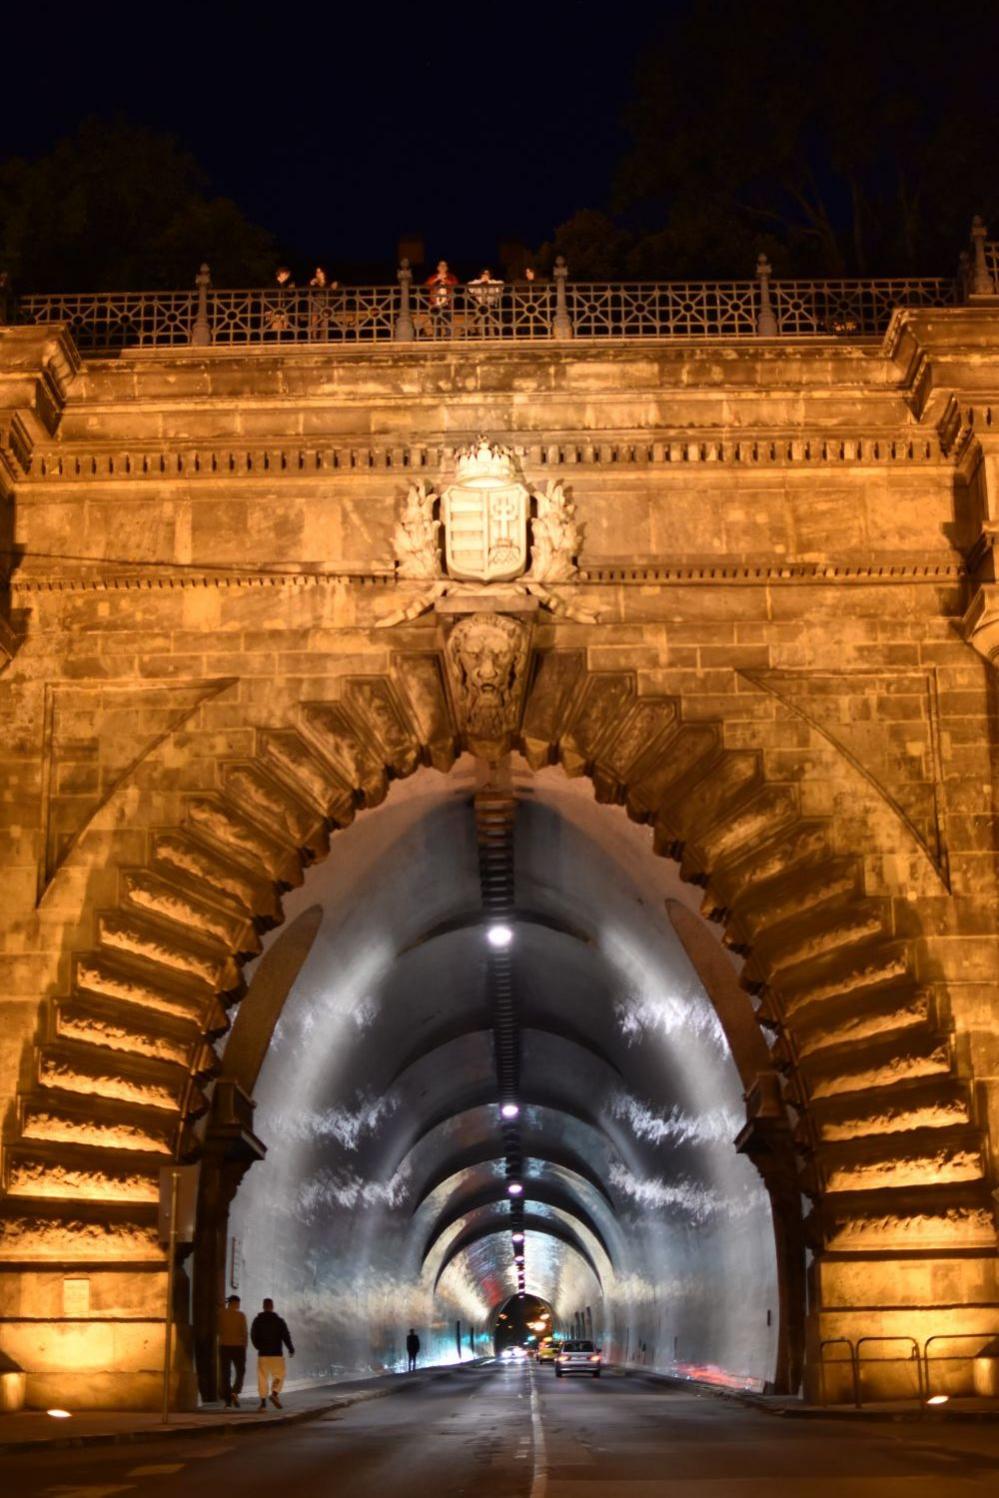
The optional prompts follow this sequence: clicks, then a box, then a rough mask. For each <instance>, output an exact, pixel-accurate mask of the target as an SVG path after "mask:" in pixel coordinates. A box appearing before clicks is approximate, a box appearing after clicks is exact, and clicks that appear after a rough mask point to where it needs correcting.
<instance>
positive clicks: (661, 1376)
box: [607, 1365, 999, 1421]
mask: <svg viewBox="0 0 999 1498" xmlns="http://www.w3.org/2000/svg"><path fill="white" fill-rule="evenodd" d="M607 1371H608V1372H611V1371H614V1372H617V1373H619V1374H620V1376H621V1377H623V1378H644V1379H648V1380H649V1382H651V1383H658V1384H668V1385H669V1386H670V1387H671V1388H673V1389H678V1390H680V1389H685V1390H686V1391H687V1392H688V1393H691V1394H712V1395H714V1397H715V1398H716V1399H732V1400H734V1401H735V1402H736V1404H743V1405H746V1406H747V1407H748V1408H749V1409H752V1410H763V1411H764V1413H765V1414H768V1415H779V1416H782V1417H783V1418H785V1419H792V1420H921V1421H952V1420H957V1421H962V1420H971V1421H976V1420H977V1421H996V1420H999V1399H977V1398H974V1397H973V1396H971V1395H955V1396H954V1397H953V1398H952V1399H949V1400H948V1401H947V1403H946V1404H936V1405H926V1404H923V1403H922V1402H921V1401H920V1400H918V1399H899V1400H891V1401H889V1400H884V1401H879V1400H871V1401H869V1402H865V1403H864V1405H863V1406H862V1408H861V1409H859V1410H858V1409H857V1408H856V1406H855V1405H852V1404H828V1405H827V1404H806V1403H805V1401H804V1400H803V1399H795V1398H794V1397H793V1396H791V1395H788V1394H753V1393H752V1392H750V1391H748V1390H744V1389H727V1388H724V1387H723V1386H722V1385H721V1384H709V1383H705V1382H702V1381H700V1380H698V1379H692V1378H678V1377H677V1376H676V1375H675V1374H670V1373H657V1372H656V1371H655V1370H654V1369H651V1368H640V1367H637V1366H634V1365H632V1366H625V1367H622V1368H618V1369H615V1370H611V1369H610V1368H608V1370H607Z"/></svg>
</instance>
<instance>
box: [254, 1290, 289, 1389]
mask: <svg viewBox="0 0 999 1498" xmlns="http://www.w3.org/2000/svg"><path fill="white" fill-rule="evenodd" d="M250 1341H251V1342H252V1343H253V1345H254V1347H255V1348H256V1349H257V1392H258V1393H259V1395H260V1406H259V1408H260V1409H262V1410H265V1409H266V1408H267V1399H268V1396H269V1397H270V1401H271V1404H273V1405H274V1406H275V1408H276V1409H280V1408H281V1399H280V1397H279V1396H280V1394H281V1385H282V1384H283V1383H284V1374H285V1363H284V1349H285V1348H286V1347H287V1349H288V1356H289V1357H292V1358H293V1357H294V1356H295V1349H294V1347H293V1346H292V1343H291V1333H290V1332H289V1331H288V1327H287V1325H286V1324H285V1321H284V1319H283V1317H281V1316H279V1315H278V1314H277V1313H276V1311H275V1310H274V1302H273V1301H272V1300H265V1301H264V1308H263V1310H262V1311H258V1313H257V1315H256V1316H254V1318H253V1325H252V1326H251V1327H250Z"/></svg>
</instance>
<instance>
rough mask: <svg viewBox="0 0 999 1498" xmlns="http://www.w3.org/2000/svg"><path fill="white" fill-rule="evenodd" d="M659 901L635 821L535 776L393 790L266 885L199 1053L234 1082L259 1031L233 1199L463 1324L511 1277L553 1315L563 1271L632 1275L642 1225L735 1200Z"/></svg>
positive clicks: (569, 1277)
mask: <svg viewBox="0 0 999 1498" xmlns="http://www.w3.org/2000/svg"><path fill="white" fill-rule="evenodd" d="M677 899H682V900H685V901H686V902H687V903H688V904H689V903H691V901H690V894H689V892H687V891H686V890H685V888H684V886H682V885H681V884H680V883H679V880H678V879H677V876H676V873H675V870H674V868H673V867H672V865H670V864H668V863H667V862H666V861H665V860H662V859H656V858H654V857H653V855H652V851H651V846H650V833H649V831H648V829H645V828H640V827H637V826H635V825H633V824H632V823H630V822H629V821H628V820H627V818H626V817H625V815H624V813H623V812H621V811H620V810H619V809H617V808H607V807H602V806H599V805H597V804H596V802H595V801H594V800H593V798H592V791H591V789H590V787H589V786H588V784H585V783H582V782H576V781H571V780H569V779H567V778H566V777H565V776H564V775H563V774H562V772H561V771H556V770H552V771H543V772H541V773H534V772H531V771H530V770H529V769H528V768H527V766H526V765H525V764H523V763H522V762H517V761H515V764H514V771H513V774H512V777H511V778H510V780H509V783H508V784H506V785H504V786H501V787H491V788H489V787H486V788H484V787H483V779H482V772H481V770H480V769H479V768H477V766H476V764H475V762H474V761H472V760H470V759H467V758H466V759H465V760H463V761H461V762H459V765H458V767H457V769H456V770H455V771H453V772H452V773H451V774H449V775H448V776H442V775H440V774H438V773H436V772H434V771H430V770H427V771H421V772H419V773H418V774H417V775H415V776H414V777H413V778H412V779H411V780H409V781H407V782H405V783H404V784H402V785H399V786H397V787H395V788H394V790H393V793H392V795H391V796H390V797H389V798H388V800H387V802H386V803H385V804H384V805H383V806H382V807H380V808H378V809H377V810H375V811H371V812H367V813H365V814H363V815H361V816H359V817H358V819H357V820H356V822H355V823H354V824H353V825H352V826H351V827H350V828H348V829H347V830H345V831H343V832H341V833H340V834H338V836H337V838H336V840H335V842H334V844H333V851H332V853H331V855H330V857H329V858H328V859H327V860H326V861H325V862H324V863H323V864H321V865H320V866H319V867H318V868H316V869H315V870H314V871H312V872H311V873H310V874H309V876H308V878H307V880H306V882H305V885H304V887H303V888H302V889H301V890H298V891H295V892H294V893H293V894H292V895H290V896H289V897H288V898H287V899H286V902H285V910H286V916H287V918H288V919H287V921H286V924H285V926H284V927H283V928H282V929H281V930H280V931H278V932H275V933H274V934H273V936H272V937H271V938H270V940H269V942H268V944H267V948H266V950H265V954H264V957H263V958H262V959H261V960H260V962H259V963H258V965H257V970H256V973H255V974H253V975H252V976H251V985H250V991H249V995H248V998H247V999H246V1000H245V1001H244V1004H243V1005H242V1007H241V1010H240V1013H239V1017H238V1019H237V1022H236V1026H235V1029H234V1032H233V1035H232V1037H231V1038H230V1041H229V1046H228V1049H227V1053H226V1058H225V1059H224V1065H225V1067H226V1070H227V1071H229V1072H231V1073H232V1074H235V1075H237V1077H239V1076H240V1074H241V1068H245V1067H246V1066H247V1064H248V1063H247V1060H246V1058H247V1057H248V1056H252V1055H253V1054H254V1053H255V1051H256V1052H258V1053H259V1054H264V1052H263V1048H262V1039H261V1037H262V1036H263V1034H264V1032H267V1033H270V1030H271V1025H272V1024H273V1033H272V1035H271V1038H270V1044H269V1047H268V1048H267V1049H266V1053H265V1059H264V1060H263V1065H262V1068H261V1070H260V1075H259V1079H257V1078H256V1076H255V1074H254V1075H252V1076H244V1077H243V1080H244V1085H247V1086H248V1087H250V1088H251V1089H253V1084H254V1082H255V1083H256V1085H255V1094H256V1098H257V1103H258V1111H257V1126H258V1131H259V1133H260V1134H261V1137H262V1138H263V1139H264V1140H265V1142H266V1143H267V1145H268V1149H269V1151H270V1155H269V1160H268V1163H267V1164H266V1165H265V1166H263V1167H258V1168H257V1171H256V1172H255V1173H252V1174H251V1176H250V1177H249V1178H248V1180H247V1183H246V1184H245V1185H244V1188H243V1193H242V1195H243V1204H244V1215H246V1213H251V1214H252V1212H253V1203H254V1201H256V1200H257V1199H258V1198H259V1199H262V1196H263V1193H265V1192H269V1193H271V1196H273V1193H274V1192H275V1190H277V1191H278V1194H279V1196H280V1197H281V1200H282V1202H283V1204H284V1206H283V1210H284V1212H285V1214H286V1217H285V1223H284V1227H283V1228H281V1229H280V1233H281V1234H283V1235H284V1238H283V1241H286V1242H287V1243H289V1244H290V1243H291V1242H292V1241H293V1239H294V1241H295V1242H298V1243H299V1247H298V1248H296V1249H294V1250H293V1251H294V1252H308V1253H309V1254H312V1255H313V1257H314V1258H315V1261H316V1267H315V1274H316V1276H317V1277H321V1276H322V1274H323V1273H324V1272H325V1271H324V1269H323V1267H322V1262H321V1261H322V1258H323V1252H322V1250H321V1248H319V1247H315V1246H314V1247H311V1248H309V1249H308V1250H304V1249H302V1248H301V1243H304V1242H306V1241H308V1242H310V1243H311V1242H312V1239H313V1238H314V1239H315V1240H316V1243H318V1242H319V1241H320V1240H322V1241H324V1242H326V1243H327V1244H329V1243H331V1242H332V1241H333V1239H334V1238H335V1239H336V1241H337V1243H339V1245H340V1249H339V1250H338V1251H341V1252H345V1251H347V1250H346V1247H345V1245H346V1244H347V1242H348V1240H349V1254H350V1256H351V1262H352V1264H354V1265H355V1266H356V1265H358V1264H363V1265H368V1266H370V1274H371V1276H372V1278H373V1280H377V1279H378V1278H379V1276H381V1280H382V1281H384V1282H386V1283H387V1282H388V1281H387V1279H386V1276H390V1275H394V1276H396V1277H402V1278H407V1277H408V1278H409V1279H410V1280H419V1281H421V1282H425V1283H429V1284H431V1285H432V1286H433V1288H434V1290H435V1291H437V1290H440V1291H441V1292H442V1293H446V1294H447V1295H448V1296H449V1297H450V1300H451V1303H452V1304H453V1305H465V1306H466V1307H467V1308H468V1314H469V1316H470V1317H471V1316H472V1314H473V1309H472V1308H473V1307H474V1308H476V1310H477V1314H479V1315H480V1316H481V1315H483V1314H485V1313H486V1312H490V1313H492V1312H494V1311H495V1307H496V1306H497V1305H498V1304H499V1303H500V1302H501V1301H502V1300H503V1299H504V1298H505V1297H506V1296H508V1295H510V1294H513V1293H515V1292H516V1291H517V1289H518V1287H520V1288H526V1289H527V1290H528V1291H530V1292H531V1293H534V1294H537V1295H540V1296H542V1297H543V1298H545V1299H546V1300H547V1301H550V1302H551V1303H552V1304H553V1306H555V1307H556V1309H558V1308H559V1307H560V1305H561V1304H562V1303H564V1302H565V1301H566V1295H567V1290H566V1286H567V1285H569V1284H571V1285H572V1286H573V1293H574V1294H576V1295H577V1298H578V1295H579V1294H585V1295H586V1296H588V1297H593V1296H597V1295H599V1294H600V1293H602V1292H606V1291H607V1289H608V1286H609V1285H610V1284H611V1283H612V1282H613V1283H617V1284H623V1283H629V1284H631V1285H632V1286H634V1285H636V1284H639V1285H640V1282H641V1281H642V1278H643V1275H645V1277H646V1279H647V1278H648V1260H647V1255H646V1256H645V1257H644V1258H643V1252H644V1250H643V1242H644V1241H645V1240H646V1239H647V1238H648V1237H649V1235H650V1234H655V1233H656V1232H657V1231H659V1230H660V1228H661V1224H662V1222H664V1221H665V1222H666V1223H668V1224H670V1225H671V1230H672V1231H674V1232H676V1233H678V1234H680V1235H681V1236H682V1235H683V1234H685V1233H686V1234H689V1233H690V1232H691V1231H695V1230H696V1229H697V1228H698V1227H699V1226H701V1225H703V1224H705V1223H706V1222H710V1221H711V1220H712V1218H714V1217H717V1216H718V1215H719V1214H727V1215H728V1216H731V1215H732V1213H733V1212H734V1213H735V1215H736V1216H737V1215H738V1213H739V1211H740V1210H742V1208H741V1207H740V1205H739V1204H740V1203H744V1204H755V1205H756V1206H757V1207H758V1205H759V1195H760V1187H759V1183H758V1181H757V1180H756V1178H755V1176H754V1174H753V1171H752V1167H750V1166H749V1165H748V1162H747V1161H745V1160H744V1159H742V1158H740V1157H739V1156H737V1155H736V1153H735V1151H734V1150H733V1148H732V1141H733V1138H734V1136H735V1134H736V1133H737V1131H738V1130H739V1128H740V1126H741V1124H742V1123H743V1121H744V1117H745V1115H744V1110H743V1108H742V1104H741V1089H740V1085H739V1079H738V1074H737V1071H736V1068H735V1066H734V1064H733V1061H732V1057H731V1055H730V1053H729V1049H728V1046H727V1044H726V1040H725V1035H724V1033H723V1031H722V1029H721V1026H720V1024H719V1020H718V1016H717V1014H716V1012H715V1010H714V1008H713V1006H712V1004H711V1002H710V1000H709V998H708V997H707V995H706V994H705V992H704V990H703V988H702V986H701V984H700V981H699V980H698V978H697V975H696V973H695V972H694V970H693V968H692V966H691V963H690V961H689V959H688V957H687V955H686V952H685V950H684V948H683V946H682V945H681V943H680V941H679V940H678V938H677V936H676V934H675V932H674V930H673V927H672V926H671V924H670V922H669V920H668V919H667V916H666V913H665V904H666V901H667V900H677ZM320 912H321V915H320ZM296 922H298V923H302V922H304V923H305V926H306V927H307V937H306V939H304V940H303V939H301V935H299V936H298V937H296V935H295V933H296V929H298V930H299V931H301V929H302V927H301V925H299V926H298V927H297V926H296ZM497 923H502V924H504V925H508V926H509V928H510V930H511V931H512V933H513V940H512V942H511V944H510V946H509V947H508V948H507V949H502V948H500V949H497V948H494V947H493V946H491V945H490V942H489V940H488V932H489V929H490V927H491V926H493V925H496V924H497ZM283 941H287V942H289V943H290V947H289V950H290V951H291V952H292V956H291V957H290V958H288V959H286V960H285V962H284V971H283V975H281V974H279V975H278V976H275V974H276V973H277V969H278V968H279V967H280V966H281V962H280V958H281V943H282V942H283ZM292 949H293V950H292ZM282 999H283V1002H282ZM745 1003H746V1005H747V1008H748V1006H749V999H748V997H747V998H746V999H745ZM251 1070H252V1068H251ZM504 1102H507V1103H514V1102H515V1103H516V1104H517V1105H518V1107H519V1113H518V1115H517V1116H516V1117H515V1118H511V1119H504V1118H503V1117H502V1116H501V1111H500V1109H501V1105H502V1104H503V1103H504ZM511 1184H513V1185H514V1186H515V1187H516V1186H520V1187H522V1191H521V1192H520V1194H519V1195H516V1196H513V1195H511V1194H510V1191H509V1188H510V1186H511ZM247 1202H249V1206H247ZM745 1209H746V1210H749V1207H748V1205H747V1206H746V1208H745ZM336 1214H339V1218H338V1225H337V1226H336V1228H335V1231H334V1229H333V1227H332V1226H331V1223H332V1218H333V1216H335V1215H336ZM344 1214H347V1216H348V1217H349V1226H347V1227H345V1226H344V1224H343V1222H342V1220H341V1219H342V1218H343V1216H344ZM295 1225H297V1228H296V1227H295ZM274 1231H275V1232H278V1231H279V1230H277V1229H275V1230H274ZM296 1231H297V1232H298V1233H299V1235H300V1236H299V1239H295V1236H294V1235H295V1232H296ZM310 1233H311V1234H312V1237H311V1238H310ZM345 1234H346V1236H344V1235H345ZM514 1234H523V1243H520V1242H518V1241H515V1239H514ZM301 1235H304V1237H302V1236H301ZM390 1239H391V1241H392V1242H393V1243H394V1244H395V1247H394V1249H393V1250H392V1254H391V1256H390V1255H389V1253H388V1250H387V1248H386V1245H387V1243H388V1242H389V1240H390ZM331 1252H332V1250H331ZM520 1252H522V1253H523V1265H522V1266H521V1265H520V1264H518V1263H517V1261H516V1257H515V1256H516V1255H517V1254H519V1253H520ZM390 1258H391V1264H390Z"/></svg>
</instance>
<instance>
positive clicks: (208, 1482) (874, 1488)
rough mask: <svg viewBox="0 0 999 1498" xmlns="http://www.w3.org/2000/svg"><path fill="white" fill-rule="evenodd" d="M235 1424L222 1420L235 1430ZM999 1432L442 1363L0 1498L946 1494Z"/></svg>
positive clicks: (997, 1486)
mask: <svg viewBox="0 0 999 1498" xmlns="http://www.w3.org/2000/svg"><path fill="white" fill-rule="evenodd" d="M239 1418H240V1416H238V1415H234V1416H233V1420H234V1421H236V1420H238V1419H239ZM997 1492H999V1426H996V1425H984V1424H982V1425H977V1424H976V1425H943V1424H937V1423H923V1424H913V1423H908V1422H875V1421H872V1420H864V1421H861V1422H857V1423H856V1424H854V1423H852V1422H851V1423H849V1424H847V1423H845V1422H835V1421H824V1420H823V1421H818V1420H784V1419H778V1418H775V1417H774V1416H771V1415H766V1414H761V1413H759V1412H757V1411H755V1410H751V1409H746V1408H743V1407H742V1406H740V1405H737V1404H734V1403H732V1402H730V1401H728V1400H720V1399H717V1398H714V1397H712V1396H710V1395H697V1394H692V1393H678V1392H674V1391H673V1390H671V1389H669V1388H667V1387H665V1386H664V1385H661V1384H655V1383H652V1382H649V1381H645V1380H643V1379H641V1378H635V1377H632V1378H624V1377H619V1376H615V1375H614V1374H613V1373H609V1372H605V1374H604V1376H603V1377H602V1378H601V1379H599V1380H590V1379H560V1380H558V1381H556V1380H555V1378H554V1377H553V1376H552V1374H551V1372H550V1371H549V1370H548V1369H544V1370H529V1369H527V1368H525V1367H522V1366H521V1367H500V1366H497V1365H488V1366H486V1367H479V1368H461V1369H455V1370H454V1371H453V1372H452V1373H451V1374H450V1375H448V1376H447V1377H443V1378H438V1379H436V1380H434V1381H432V1382H430V1383H425V1384H422V1385H417V1384H414V1385H413V1386H412V1387H411V1388H410V1389H408V1390H407V1389H403V1390H402V1391H401V1392H399V1393H397V1394H393V1395H391V1396H389V1397H387V1398H385V1399H380V1400H375V1401H372V1402H369V1403H366V1404H359V1405H356V1406H355V1407H354V1408H352V1409H349V1410H345V1411H341V1412H338V1413H335V1414H331V1415H329V1416H325V1417H323V1418H322V1419H319V1420H315V1421H310V1422H308V1423H305V1424H301V1425H297V1426H292V1427H289V1428H286V1429H284V1430H272V1431H261V1432H260V1433H259V1434H244V1435H232V1436H223V1437H219V1438H215V1437H214V1436H203V1437H200V1438H194V1439H191V1438H187V1437H180V1438H170V1439H167V1440H162V1441H157V1442H150V1443H148V1444H141V1445H135V1444H133V1445H124V1446H101V1447H92V1448H89V1449H88V1448H84V1449H78V1450H66V1451H49V1452H47V1453H41V1452H38V1453H31V1454H25V1455H17V1456H8V1457H6V1458H3V1459H0V1493H3V1494H4V1495H7V1494H9V1495H10V1498H41V1495H44V1498H113V1495H116V1494H119V1493H128V1494H133V1495H135V1498H180V1495H183V1498H265V1495H266V1498H375V1495H377V1498H383V1495H385V1494H400V1495H412V1498H473V1495H474V1498H964V1495H972V1494H977V1495H981V1494H985V1493H990V1494H992V1495H995V1494H996V1493H997Z"/></svg>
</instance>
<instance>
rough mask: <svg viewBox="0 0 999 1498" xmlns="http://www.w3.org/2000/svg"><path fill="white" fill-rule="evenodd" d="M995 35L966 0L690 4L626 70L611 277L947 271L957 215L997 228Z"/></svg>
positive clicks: (986, 17)
mask: <svg viewBox="0 0 999 1498" xmlns="http://www.w3.org/2000/svg"><path fill="white" fill-rule="evenodd" d="M997 44H999V11H996V9H995V7H994V6H993V5H991V4H985V3H982V0H967V3H965V4H963V5H961V6H959V7H944V6H942V5H940V4H939V3H938V0H874V3H872V0H839V4H837V5H836V6H831V5H829V4H828V3H827V0H769V3H768V4H767V5H766V7H764V8H762V9H761V8H760V7H758V6H749V5H733V4H732V3H731V0H690V3H689V4H687V6H686V7H685V9H684V10H683V11H682V13H681V14H680V16H679V18H676V19H674V20H673V21H672V22H671V24H670V29H669V31H668V33H667V34H665V35H664V36H663V38H662V39H661V41H660V42H659V43H657V44H656V45H653V46H651V47H649V48H648V49H646V52H645V55H644V58H643V61H642V63H641V65H640V68H639V72H638V76H637V79H636V87H635V96H634V99H633V103H632V105H631V107H630V109H629V111H628V115H627V124H628V130H629V134H630V137H631V146H630V149H629V150H628V152H627V154H626V156H625V159H624V160H623V162H622V164H621V169H620V172H619V177H618V183H617V189H616V193H615V197H614V201H613V203H612V205H611V208H612V210H613V216H612V217H611V218H610V219H609V220H608V221H607V222H608V223H609V224H610V227H611V229H612V230H613V231H614V232H615V233H619V232H620V231H622V230H624V231H628V234H629V238H628V241H627V244H626V245H625V244H624V243H623V241H621V240H620V239H616V240H614V241H613V244H614V257H615V260H616V264H617V267H618V269H617V273H618V274H622V275H629V276H665V277H691V278H699V277H704V276H737V277H744V276H749V275H751V274H752V269H753V264H754V261H755V258H756V255H757V253H758V252H759V251H760V250H764V251H766V253H767V254H768V255H769V256H770V258H771V260H772V261H773V263H774V266H775V268H776V269H777V270H778V272H783V273H785V274H789V273H790V274H798V275H809V274H816V275H917V274H924V275H925V274H932V273H942V274H947V273H949V272H952V271H953V270H954V269H955V265H956V260H957V255H958V252H959V250H960V249H961V248H962V246H964V245H966V243H967V233H968V226H969V223H970V220H971V217H972V214H973V213H975V212H979V213H982V214H984V215H986V217H987V218H988V217H989V216H991V218H992V221H993V227H994V228H995V229H997V230H999V222H996V220H997V219H999V175H997V171H996V167H995V165H994V158H995V141H996V140H997V138H999V89H997V88H996V86H995V80H994V57H995V55H996V50H997ZM577 220H579V221H581V222H582V223H583V224H584V225H585V224H589V226H590V228H591V230H592V231H593V234H594V236H595V239H596V241H597V242H596V243H592V244H591V243H586V242H585V241H584V242H583V243H581V244H579V246H578V247H579V251H580V253H581V254H583V255H584V256H585V258H587V259H593V258H595V257H597V256H598V254H599V241H600V239H601V238H605V239H609V234H608V231H605V230H603V229H601V228H600V227H599V226H598V225H597V223H596V221H595V220H594V219H593V218H592V217H591V216H588V215H586V214H582V215H577ZM560 232H562V231H560ZM576 237H577V240H578V239H579V237H580V236H579V235H578V234H577V236H576ZM567 258H568V257H567ZM570 269H571V270H573V271H574V272H575V267H574V266H573V265H572V262H571V261H570Z"/></svg>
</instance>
